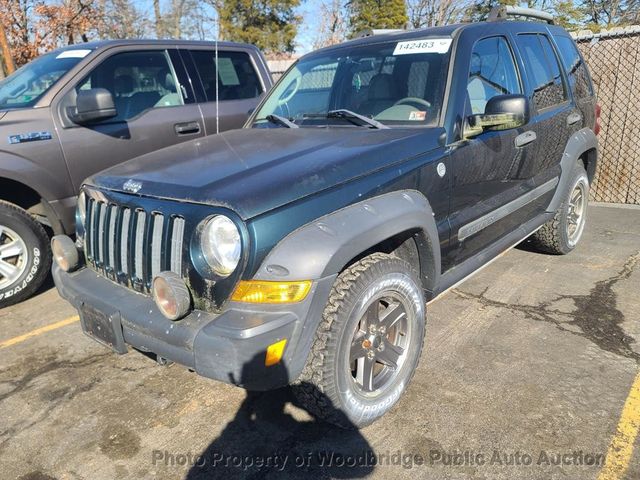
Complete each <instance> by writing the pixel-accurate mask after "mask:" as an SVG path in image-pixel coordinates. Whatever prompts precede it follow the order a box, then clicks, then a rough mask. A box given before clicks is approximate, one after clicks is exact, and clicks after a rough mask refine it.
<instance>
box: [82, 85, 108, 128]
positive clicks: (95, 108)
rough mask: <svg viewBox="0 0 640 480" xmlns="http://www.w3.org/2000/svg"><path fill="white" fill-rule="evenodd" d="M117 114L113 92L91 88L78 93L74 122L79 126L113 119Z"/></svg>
mask: <svg viewBox="0 0 640 480" xmlns="http://www.w3.org/2000/svg"><path fill="white" fill-rule="evenodd" d="M117 114H118V112H117V111H116V106H115V103H114V101H113V95H111V92H110V91H109V90H107V89H105V88H91V89H89V90H80V91H79V92H78V96H77V98H76V111H75V113H74V115H73V118H72V120H73V121H74V122H76V123H79V124H83V123H92V122H99V121H100V120H105V119H107V118H113V117H115V116H116V115H117Z"/></svg>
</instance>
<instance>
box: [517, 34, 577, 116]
mask: <svg viewBox="0 0 640 480" xmlns="http://www.w3.org/2000/svg"><path fill="white" fill-rule="evenodd" d="M518 47H519V48H520V51H521V53H522V57H523V59H524V62H525V65H526V67H527V73H528V74H529V76H530V77H531V81H532V83H533V85H534V88H533V103H534V104H535V106H536V107H537V108H538V110H541V109H544V108H549V107H553V106H554V105H558V104H561V103H563V102H564V101H565V100H567V91H566V88H565V85H564V82H563V80H562V75H561V74H560V66H559V64H558V59H557V57H556V55H555V53H554V51H553V47H552V46H551V42H550V41H549V38H548V37H547V36H546V35H540V34H535V33H534V34H521V35H518Z"/></svg>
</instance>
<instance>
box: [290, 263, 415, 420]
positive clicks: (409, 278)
mask: <svg viewBox="0 0 640 480" xmlns="http://www.w3.org/2000/svg"><path fill="white" fill-rule="evenodd" d="M394 279H399V280H400V281H399V282H398V284H394V286H393V288H397V289H398V290H401V291H403V292H405V295H407V298H408V300H407V301H408V304H410V305H411V306H410V311H409V312H408V313H407V318H409V316H412V318H411V322H413V324H412V328H414V330H412V333H411V335H410V337H409V340H408V342H409V343H408V345H407V348H406V355H407V356H406V359H405V361H404V363H402V365H401V366H400V367H399V370H398V373H397V378H396V380H395V381H393V382H392V383H391V384H390V387H389V388H388V390H387V391H386V392H384V393H383V394H381V395H380V396H379V398H377V399H373V401H372V402H369V403H363V402H362V401H361V400H362V399H361V398H359V397H358V396H357V395H354V392H352V391H349V390H350V389H349V388H345V385H351V383H350V382H349V380H352V379H353V377H352V375H351V372H350V371H349V370H348V369H347V368H343V367H341V365H343V366H345V367H346V366H347V365H348V364H344V363H342V361H345V360H346V358H345V357H344V355H345V353H344V348H345V346H346V345H351V342H352V337H351V336H352V335H353V328H354V326H355V325H357V324H358V320H357V318H356V316H357V315H358V314H359V313H358V312H360V310H358V308H364V307H363V305H365V303H363V302H364V301H365V300H366V298H369V299H372V298H374V297H371V296H370V295H371V294H372V293H374V292H376V291H378V292H380V294H382V293H383V291H384V290H383V291H381V290H380V289H381V288H383V287H385V288H387V290H386V291H388V289H389V285H390V284H392V283H393V282H394V281H395V280H394ZM381 282H386V284H385V283H382V284H381ZM366 295H369V296H368V297H365V296H366ZM409 299H410V300H409ZM425 316H426V303H425V298H424V292H423V290H422V286H421V283H420V280H419V277H418V274H417V273H416V272H415V270H414V269H413V268H412V267H411V265H410V264H409V263H407V262H406V261H404V260H402V259H400V258H398V257H395V256H393V255H387V254H383V253H374V254H372V255H369V256H367V257H365V258H363V259H362V260H360V261H358V262H356V263H354V264H353V265H351V266H350V267H348V268H346V269H345V270H344V271H343V272H342V273H341V274H340V275H339V276H338V277H337V279H336V281H335V283H334V285H333V288H332V290H331V293H330V296H329V300H328V302H327V305H326V307H325V309H324V312H323V314H322V320H321V322H320V325H319V327H318V329H317V331H316V336H315V340H314V342H313V345H312V348H311V352H310V354H309V358H308V360H307V363H306V365H305V368H304V370H303V372H302V374H301V375H300V377H299V379H298V380H297V381H296V382H295V383H294V385H293V386H292V388H293V392H294V394H295V396H296V398H297V399H298V401H299V402H300V403H301V404H302V406H303V407H304V408H306V409H307V410H308V411H309V412H310V413H311V414H312V415H314V416H315V417H316V418H319V419H321V420H324V421H327V422H329V423H332V424H335V425H337V426H340V427H343V428H348V429H349V428H350V429H353V428H361V427H364V426H366V425H369V424H371V423H372V422H374V421H375V420H377V419H378V418H380V417H381V416H382V415H383V414H384V413H386V412H387V411H388V410H390V409H391V407H393V406H394V405H395V403H396V402H397V401H398V399H399V397H400V395H401V394H402V392H403V391H404V390H405V389H406V387H407V385H408V384H409V382H410V380H411V378H412V377H413V374H414V372H415V370H416V367H417V365H418V360H419V358H420V354H421V352H422V345H423V342H424V332H425ZM341 348H342V352H341ZM347 348H348V347H347ZM349 377H351V378H349Z"/></svg>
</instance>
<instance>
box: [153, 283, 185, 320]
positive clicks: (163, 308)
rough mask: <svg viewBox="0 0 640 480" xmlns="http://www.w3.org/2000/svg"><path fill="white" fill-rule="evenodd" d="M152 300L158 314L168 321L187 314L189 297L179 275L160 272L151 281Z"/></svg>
mask: <svg viewBox="0 0 640 480" xmlns="http://www.w3.org/2000/svg"><path fill="white" fill-rule="evenodd" d="M152 290H153V300H154V301H155V302H156V305H157V306H158V309H159V310H160V312H161V313H162V314H163V315H164V316H165V317H167V318H168V319H169V320H178V319H180V318H182V317H184V316H185V315H186V314H187V313H188V312H189V307H190V306H191V296H190V295H189V289H188V288H187V286H186V285H185V283H184V281H183V280H182V278H180V275H178V274H176V273H174V272H160V273H159V274H158V276H157V277H156V278H154V279H153V288H152Z"/></svg>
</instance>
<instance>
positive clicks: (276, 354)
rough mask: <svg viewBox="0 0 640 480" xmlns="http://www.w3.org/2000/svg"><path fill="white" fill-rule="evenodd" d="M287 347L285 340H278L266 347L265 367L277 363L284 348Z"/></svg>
mask: <svg viewBox="0 0 640 480" xmlns="http://www.w3.org/2000/svg"><path fill="white" fill-rule="evenodd" d="M286 345H287V339H286V338H285V339H284V340H280V341H279V342H276V343H273V344H271V345H269V346H268V347H267V356H266V357H265V359H264V365H265V367H270V366H272V365H275V364H276V363H279V362H280V360H281V359H282V354H283V353H284V347H285V346H286Z"/></svg>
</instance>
